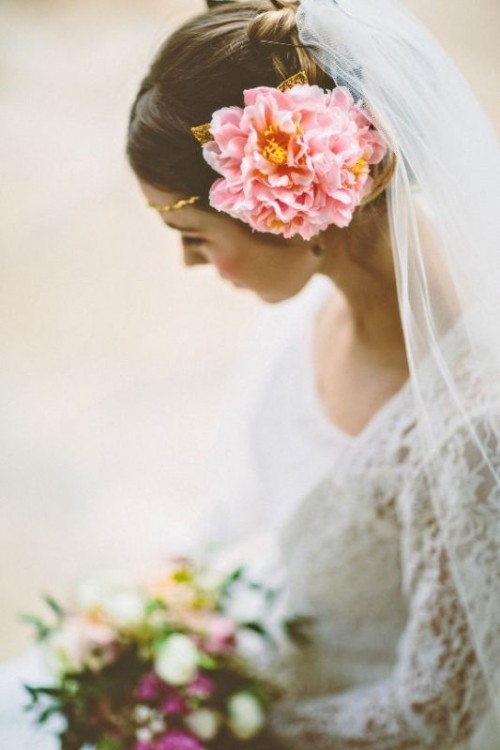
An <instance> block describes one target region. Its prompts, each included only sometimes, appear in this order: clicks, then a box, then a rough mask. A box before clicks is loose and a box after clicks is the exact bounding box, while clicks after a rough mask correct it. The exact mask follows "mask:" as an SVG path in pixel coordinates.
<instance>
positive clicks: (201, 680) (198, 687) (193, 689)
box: [186, 673, 215, 698]
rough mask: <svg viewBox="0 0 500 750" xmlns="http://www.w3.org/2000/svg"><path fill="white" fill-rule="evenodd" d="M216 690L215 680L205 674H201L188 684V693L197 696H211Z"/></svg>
mask: <svg viewBox="0 0 500 750" xmlns="http://www.w3.org/2000/svg"><path fill="white" fill-rule="evenodd" d="M214 690H215V682H214V681H213V680H211V679H210V677H207V676H206V675H204V674H201V673H200V674H199V675H198V676H197V677H195V679H194V680H193V682H192V683H191V684H190V685H188V686H187V688H186V693H187V694H188V695H189V696H193V697H196V698H209V697H210V696H211V695H212V693H213V692H214Z"/></svg>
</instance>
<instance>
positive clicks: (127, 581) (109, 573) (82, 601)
mask: <svg viewBox="0 0 500 750" xmlns="http://www.w3.org/2000/svg"><path fill="white" fill-rule="evenodd" d="M135 588H136V582H135V580H134V579H133V578H132V577H131V576H130V575H129V574H128V573H126V572H125V571H121V570H105V571H102V572H101V573H100V574H99V575H98V576H96V577H95V578H87V579H86V580H84V581H80V583H79V584H78V585H77V586H76V590H75V597H76V602H77V604H78V606H79V607H80V608H81V609H84V610H87V609H93V608H94V607H104V606H105V604H106V602H107V601H108V600H109V599H110V598H111V597H112V596H113V595H114V594H116V593H119V592H121V591H130V590H134V589H135Z"/></svg>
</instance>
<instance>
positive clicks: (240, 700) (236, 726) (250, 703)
mask: <svg viewBox="0 0 500 750" xmlns="http://www.w3.org/2000/svg"><path fill="white" fill-rule="evenodd" d="M228 713H229V719H228V721H229V726H230V728H231V731H232V732H233V734H234V735H235V736H236V737H238V739H240V740H248V739H250V738H251V737H253V736H254V735H256V734H257V732H259V731H260V730H261V729H262V727H263V726H264V720H265V717H264V711H263V710H262V706H261V704H260V702H259V701H258V700H257V698H256V697H255V696H254V695H252V693H248V692H246V691H243V692H241V693H235V695H233V696H232V697H231V698H230V699H229V701H228Z"/></svg>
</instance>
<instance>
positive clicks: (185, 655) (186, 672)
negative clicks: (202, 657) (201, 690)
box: [155, 633, 199, 685]
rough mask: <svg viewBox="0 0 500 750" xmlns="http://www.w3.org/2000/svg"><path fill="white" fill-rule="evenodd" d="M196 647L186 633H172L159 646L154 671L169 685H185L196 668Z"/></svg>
mask: <svg viewBox="0 0 500 750" xmlns="http://www.w3.org/2000/svg"><path fill="white" fill-rule="evenodd" d="M198 659H199V654H198V649H197V648H196V646H195V645H194V643H193V641H192V640H191V639H190V638H188V636H187V635H183V634H182V633H174V634H173V635H171V636H169V637H168V638H167V640H166V641H165V642H164V643H163V644H162V645H161V646H160V649H159V651H158V653H157V655H156V659H155V670H156V673H157V674H158V675H159V676H160V677H161V678H162V680H165V682H169V683H170V684H171V685H187V683H188V682H191V680H192V679H193V677H194V676H195V674H196V671H197V669H198Z"/></svg>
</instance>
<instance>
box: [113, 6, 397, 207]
mask: <svg viewBox="0 0 500 750" xmlns="http://www.w3.org/2000/svg"><path fill="white" fill-rule="evenodd" d="M298 5H299V3H298V2H286V1H283V0H281V1H280V0H247V1H246V2H227V3H221V4H220V6H218V7H214V8H213V9H211V10H208V11H206V12H204V13H201V14H199V15H197V16H195V17H193V18H192V19H190V20H189V21H187V22H186V23H185V24H183V25H182V26H181V27H180V28H179V29H177V30H176V31H175V32H174V33H173V34H172V35H171V36H170V37H169V38H168V39H167V40H166V42H165V43H164V44H163V46H162V47H161V48H160V50H159V52H158V54H157V55H156V57H155V59H154V60H153V63H152V65H151V68H150V70H149V73H148V74H147V76H146V77H145V78H144V80H143V81H142V84H141V86H140V89H139V92H138V94H137V97H136V99H135V101H134V103H133V106H132V110H131V114H130V122H129V128H128V141H127V156H128V159H129V162H130V165H131V167H132V169H133V170H134V172H135V174H136V175H137V177H139V179H141V180H143V181H144V182H146V183H148V184H150V185H152V186H153V187H156V188H158V189H159V190H165V191H167V192H173V193H179V194H180V195H185V196H191V195H197V196H199V197H200V201H199V202H198V203H197V204H196V205H197V207H200V208H209V201H208V195H209V190H210V187H211V185H212V183H213V182H214V181H215V180H216V179H217V178H218V177H219V175H218V174H217V173H216V172H215V171H214V170H213V169H212V168H211V167H209V165H208V164H207V163H206V161H205V159H204V158H203V154H202V149H201V146H200V144H199V143H198V142H197V141H196V139H195V138H194V137H193V135H192V133H191V131H190V128H191V127H192V126H194V125H201V124H203V123H206V122H210V120H211V118H212V114H213V112H214V111H215V110H217V109H220V108H221V107H229V106H237V107H242V106H243V105H244V102H243V91H244V90H245V89H249V88H254V87H257V86H270V87H276V86H278V85H279V84H280V83H282V82H283V81H284V80H285V79H286V78H289V77H290V76H292V75H294V74H295V73H298V72H299V71H301V70H303V71H304V72H305V73H306V75H307V78H308V81H309V83H310V84H317V85H318V86H321V87H322V88H324V89H332V88H335V85H336V84H335V82H334V81H333V80H332V79H331V78H330V77H329V76H328V75H327V74H326V73H325V72H324V71H323V70H322V69H321V68H320V67H319V66H318V65H317V64H316V62H315V61H314V59H313V58H312V56H311V55H310V54H309V52H308V49H307V48H306V47H305V46H304V45H302V44H301V42H300V40H299V37H298V32H297V26H296V22H295V15H296V10H297V8H298ZM392 172H393V159H392V158H389V159H387V157H386V158H385V159H384V160H383V161H382V162H381V164H379V165H376V166H375V167H372V170H371V174H372V176H373V178H374V181H375V182H374V186H373V189H372V191H371V193H370V195H369V196H368V198H367V199H365V203H367V202H371V201H373V200H374V199H375V198H376V197H377V196H379V195H381V193H382V192H383V191H384V189H385V187H386V185H387V183H388V182H389V180H390V177H391V175H392Z"/></svg>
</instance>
